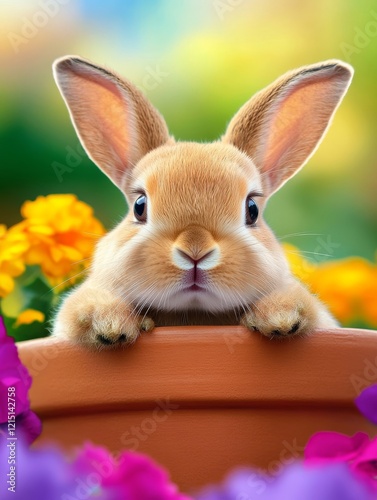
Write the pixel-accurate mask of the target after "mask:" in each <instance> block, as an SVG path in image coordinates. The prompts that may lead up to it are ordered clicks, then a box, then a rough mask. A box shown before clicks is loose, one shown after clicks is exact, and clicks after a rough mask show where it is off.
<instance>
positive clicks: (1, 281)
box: [0, 224, 29, 297]
mask: <svg viewBox="0 0 377 500" xmlns="http://www.w3.org/2000/svg"><path fill="white" fill-rule="evenodd" d="M28 249H29V243H28V240H27V238H26V237H25V235H23V234H18V233H14V232H12V231H11V230H9V231H7V228H6V226H4V225H2V224H0V297H5V296H7V295H8V294H9V293H10V292H11V291H12V290H13V288H14V279H13V278H15V277H16V276H19V275H20V274H22V273H23V272H24V271H25V263H24V254H25V252H26V251H27V250H28Z"/></svg>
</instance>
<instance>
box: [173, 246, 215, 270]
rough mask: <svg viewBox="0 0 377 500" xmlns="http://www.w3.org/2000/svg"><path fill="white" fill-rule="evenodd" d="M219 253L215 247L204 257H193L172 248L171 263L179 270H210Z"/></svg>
mask: <svg viewBox="0 0 377 500" xmlns="http://www.w3.org/2000/svg"><path fill="white" fill-rule="evenodd" d="M219 255H220V252H219V250H218V248H217V247H215V248H212V249H211V250H208V251H207V252H206V253H205V254H204V255H203V254H199V256H198V255H195V256H194V255H193V253H191V252H190V253H188V251H183V250H181V249H180V248H177V247H176V248H174V250H173V261H174V264H175V265H176V266H177V267H179V268H180V269H185V270H187V269H192V268H198V269H212V268H213V267H215V266H216V265H217V263H218V261H219Z"/></svg>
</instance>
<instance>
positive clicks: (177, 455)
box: [19, 326, 377, 491]
mask: <svg viewBox="0 0 377 500" xmlns="http://www.w3.org/2000/svg"><path fill="white" fill-rule="evenodd" d="M19 352H20V356H21V359H22V361H23V362H24V363H25V365H26V366H27V367H28V369H29V370H30V372H31V374H32V376H33V386H32V390H31V402H32V408H33V409H34V410H35V411H36V412H37V413H38V414H39V416H40V417H41V418H42V421H43V434H42V436H41V438H40V439H39V440H38V441H37V445H38V444H41V443H42V442H46V441H50V440H55V441H58V442H59V443H60V444H61V445H63V447H65V448H66V449H71V447H73V446H75V445H80V444H81V443H82V442H83V441H85V440H91V441H93V442H94V443H98V444H102V445H106V446H108V447H109V448H110V449H111V450H112V451H114V452H117V451H120V450H121V449H124V448H130V449H133V450H138V451H141V452H145V453H148V454H149V455H151V456H152V457H154V458H155V459H156V460H157V461H158V462H160V463H161V464H163V465H164V466H165V467H166V468H167V469H168V470H169V471H170V473H171V476H172V479H173V480H174V481H175V482H176V483H177V484H178V485H179V486H180V487H181V488H182V490H184V491H191V490H193V489H195V488H197V487H198V486H201V485H204V484H208V483H209V482H212V481H219V480H221V479H222V477H223V476H224V475H225V474H226V472H227V471H228V470H229V469H231V468H234V467H235V466H237V465H251V466H256V467H261V468H264V469H267V470H268V471H269V472H270V473H272V474H278V473H279V470H280V469H281V467H282V466H283V465H284V464H285V463H289V462H290V461H292V460H293V459H294V458H298V457H299V456H300V455H301V454H302V451H303V447H304V445H305V443H306V441H307V439H308V437H309V436H310V435H311V434H312V433H314V432H316V431H319V430H336V431H339V432H344V433H347V434H353V433H355V432H356V431H366V432H369V433H371V434H373V433H374V432H375V429H374V428H373V426H372V425H371V424H369V423H368V422H367V421H366V420H365V419H364V418H363V417H362V416H361V415H360V414H359V413H358V412H357V410H356V409H355V407H354V405H353V400H354V398H355V397H356V396H357V394H358V393H359V392H360V391H361V390H362V389H363V388H364V387H366V386H368V385H370V384H372V383H374V382H377V332H374V331H368V330H349V329H339V330H331V331H330V330H329V331H317V332H315V333H313V335H312V336H309V337H307V338H296V339H291V340H288V341H270V340H267V339H265V338H262V337H261V336H260V335H258V334H257V333H255V334H251V333H249V332H248V331H246V330H245V329H244V328H243V327H232V326H224V327H213V326H207V327H179V328H173V327H169V328H156V329H155V331H154V332H153V333H151V334H144V335H143V336H142V337H141V338H140V339H139V340H138V341H137V342H136V343H135V345H133V346H132V347H130V348H127V349H121V350H116V351H101V352H93V351H92V352H91V351H88V350H86V349H84V348H80V347H77V346H73V345H71V344H68V343H66V342H61V341H56V340H55V339H54V338H47V339H41V340H35V341H28V342H24V343H20V344H19Z"/></svg>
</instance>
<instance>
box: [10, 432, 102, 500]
mask: <svg viewBox="0 0 377 500" xmlns="http://www.w3.org/2000/svg"><path fill="white" fill-rule="evenodd" d="M10 453H11V452H10V448H7V447H6V446H1V447H0V496H1V498H4V499H7V498H9V499H15V500H29V499H34V498H35V499H38V500H53V499H58V498H59V499H65V498H66V499H67V500H68V499H73V498H90V497H89V496H79V494H80V493H81V491H80V487H82V483H84V480H85V479H86V478H80V477H79V476H78V475H77V474H76V471H75V470H74V468H73V466H72V464H70V463H69V462H67V461H66V460H65V458H64V457H63V455H62V454H61V452H60V451H59V450H58V449H55V448H50V449H41V450H32V449H28V448H27V446H26V445H24V444H23V443H22V441H20V440H18V441H17V444H16V450H15V453H16V456H15V464H13V463H12V462H11V463H9V461H8V459H9V454H10ZM11 467H15V469H13V470H12V469H11ZM13 473H15V474H14V475H13ZM80 480H81V481H82V483H80ZM13 481H14V482H13ZM105 498H106V497H104V496H99V497H96V499H98V500H104V499H105Z"/></svg>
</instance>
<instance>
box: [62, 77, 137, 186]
mask: <svg viewBox="0 0 377 500" xmlns="http://www.w3.org/2000/svg"><path fill="white" fill-rule="evenodd" d="M68 95H69V96H70V97H71V99H70V106H71V110H72V115H73V119H74V122H75V125H76V128H77V130H78V132H79V134H80V136H81V138H82V140H83V142H84V144H85V148H86V150H87V151H88V153H89V156H90V157H91V158H92V159H93V160H94V161H95V162H96V163H97V164H99V165H101V166H102V168H103V170H105V172H106V174H107V175H109V177H111V178H112V179H113V180H114V181H115V182H116V183H119V182H120V181H121V179H122V177H123V174H124V171H125V169H126V167H127V163H128V154H129V152H130V147H131V144H130V137H129V131H128V127H129V116H128V103H127V102H126V98H125V96H123V95H122V93H121V91H120V90H119V89H118V88H117V86H116V85H115V84H114V83H112V82H111V81H110V80H107V79H106V78H101V77H97V76H96V75H92V74H90V73H85V74H77V73H74V75H72V77H71V78H70V83H69V89H68Z"/></svg>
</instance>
